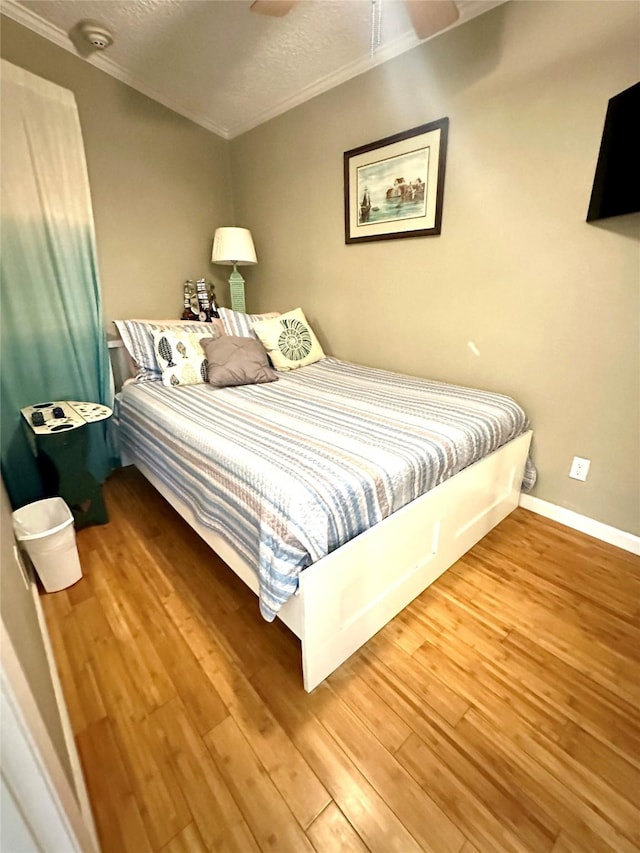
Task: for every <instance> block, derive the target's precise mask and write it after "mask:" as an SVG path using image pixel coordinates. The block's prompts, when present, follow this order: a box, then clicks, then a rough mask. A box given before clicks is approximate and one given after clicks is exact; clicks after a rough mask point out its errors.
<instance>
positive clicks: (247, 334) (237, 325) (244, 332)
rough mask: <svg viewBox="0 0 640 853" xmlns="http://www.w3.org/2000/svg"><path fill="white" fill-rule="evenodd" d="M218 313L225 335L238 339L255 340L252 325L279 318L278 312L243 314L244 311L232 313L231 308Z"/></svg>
mask: <svg viewBox="0 0 640 853" xmlns="http://www.w3.org/2000/svg"><path fill="white" fill-rule="evenodd" d="M218 313H219V314H220V319H221V320H222V326H223V328H224V330H225V333H226V334H227V335H233V336H234V337H236V338H255V337H256V333H255V332H254V331H253V329H252V328H251V324H252V323H255V322H257V321H258V320H266V319H267V318H268V317H277V316H278V312H277V311H271V312H270V313H268V314H243V313H242V311H232V310H231V309H230V308H218Z"/></svg>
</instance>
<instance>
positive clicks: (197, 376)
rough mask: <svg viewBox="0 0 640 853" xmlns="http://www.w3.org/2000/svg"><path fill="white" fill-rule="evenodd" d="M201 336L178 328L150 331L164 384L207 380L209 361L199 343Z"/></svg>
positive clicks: (186, 383)
mask: <svg viewBox="0 0 640 853" xmlns="http://www.w3.org/2000/svg"><path fill="white" fill-rule="evenodd" d="M201 339H202V340H206V339H205V338H202V335H201V334H199V333H197V332H183V331H182V330H179V329H175V328H174V329H164V330H160V331H156V332H154V333H153V349H154V352H155V356H156V359H157V360H158V364H159V365H160V367H161V368H162V384H163V385H199V384H202V383H203V382H207V380H208V378H209V377H208V362H207V357H206V356H205V354H204V350H203V349H202V347H201V346H200V340H201Z"/></svg>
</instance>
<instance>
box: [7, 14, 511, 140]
mask: <svg viewBox="0 0 640 853" xmlns="http://www.w3.org/2000/svg"><path fill="white" fill-rule="evenodd" d="M503 2H505V0H458V6H459V7H460V8H461V9H464V13H465V14H464V17H463V18H462V19H461V20H459V21H457V22H456V23H455V24H452V25H451V26H450V27H447V28H446V29H444V30H441V31H440V32H438V33H436V34H435V35H434V36H431V38H436V37H437V36H439V35H441V34H442V33H444V32H447V30H450V29H453V28H454V27H456V26H459V25H460V24H462V23H464V22H466V21H467V20H470V19H471V18H473V17H476V16H477V15H479V14H481V13H482V12H485V11H487V10H488V9H491V8H493V7H494V6H499V5H501V4H502V3H503ZM0 11H1V12H2V13H3V14H5V15H7V16H8V17H9V18H12V19H13V20H14V21H16V22H17V23H19V24H22V25H23V26H25V27H27V28H28V29H30V30H32V31H33V32H35V33H37V34H38V35H40V36H42V37H43V38H46V39H47V40H48V41H51V42H53V43H54V44H57V45H58V46H59V47H62V48H63V49H64V50H67V51H69V52H70V53H72V54H73V55H74V56H75V57H76V58H77V59H79V60H80V61H84V62H88V63H89V64H90V65H93V66H94V67H95V68H98V69H100V70H101V71H104V72H105V73H106V74H109V75H111V76H112V77H115V79H116V80H119V81H120V82H121V83H125V84H126V85H127V86H131V88H132V89H135V90H136V91H138V92H140V93H141V94H143V95H146V96H147V97H148V98H151V99H152V100H153V101H156V102H157V103H159V104H162V105H163V106H165V107H167V109H170V110H172V111H173V112H175V113H178V115H181V116H183V117H184V118H187V119H190V120H191V121H193V122H195V123H196V124H198V125H200V126H201V127H204V128H205V130H209V131H211V133H215V134H216V135H217V136H220V137H222V138H223V139H226V140H230V139H234V138H235V137H236V136H240V135H241V134H242V133H246V132H247V131H249V130H253V129H254V128H255V127H258V126H259V125H261V124H264V122H266V121H269V120H270V119H273V118H276V117H277V116H279V115H282V113H285V112H287V111H288V110H290V109H293V108H294V107H297V106H300V105H301V104H303V103H305V102H306V101H309V100H311V99H312V98H315V97H316V96H317V95H322V94H323V93H324V92H328V91H329V90H330V89H333V88H335V87H336V86H339V85H341V84H342V83H346V82H347V81H348V80H351V79H353V78H354V77H357V76H359V75H360V74H364V73H365V72H366V71H370V70H371V69H372V68H375V67H376V66H378V65H382V64H383V63H384V62H388V61H389V60H390V59H394V58H395V57H397V56H400V54H402V53H406V51H408V50H411V49H412V48H414V47H417V45H419V44H424V42H425V41H428V40H429V39H424V40H420V39H418V37H417V36H416V35H415V33H413V32H408V33H405V34H404V35H402V36H399V37H398V38H396V39H394V40H393V41H391V42H388V43H387V44H384V45H381V46H380V47H379V48H378V49H377V50H376V51H375V52H374V54H373V56H365V57H362V58H360V59H357V60H355V61H354V62H351V63H349V64H347V65H344V66H343V67H342V68H339V69H338V70H337V71H334V72H332V73H331V74H327V76H326V77H323V78H322V79H320V80H316V81H315V82H314V83H312V84H310V85H309V86H305V87H304V88H303V89H300V90H299V91H297V92H296V93H295V94H293V95H291V96H289V97H288V98H284V99H283V100H282V101H279V102H278V103H277V104H276V105H275V106H273V107H270V108H269V109H266V110H263V111H261V112H257V113H255V114H254V115H253V116H252V117H251V118H249V119H247V121H243V122H239V123H237V124H235V125H232V126H224V125H221V124H217V123H216V122H214V121H212V119H211V118H210V117H209V116H207V115H205V114H203V113H201V112H197V111H194V110H193V109H190V108H189V107H186V106H184V105H183V104H182V103H179V102H178V101H175V100H173V99H171V98H168V97H166V96H165V95H163V94H161V93H160V92H157V91H156V90H155V89H153V88H152V87H150V86H149V85H147V84H146V83H145V82H144V81H143V80H141V79H139V78H138V77H136V76H135V75H133V74H130V73H129V72H128V71H127V70H126V69H125V68H123V67H122V66H121V65H119V64H118V63H117V62H114V61H113V60H111V59H109V57H108V56H106V55H104V54H102V53H93V54H91V55H90V56H89V57H88V58H87V59H83V58H82V57H81V56H79V55H78V53H77V51H76V49H75V47H74V45H73V43H72V41H71V39H70V38H69V36H68V35H67V34H66V33H65V32H64V31H63V30H61V29H60V28H59V27H55V26H54V25H53V24H50V23H49V22H48V21H45V20H44V19H43V18H40V17H39V16H38V15H36V14H35V13H33V12H32V11H31V10H30V9H27V8H26V7H24V6H21V5H19V4H18V3H17V2H16V0H0Z"/></svg>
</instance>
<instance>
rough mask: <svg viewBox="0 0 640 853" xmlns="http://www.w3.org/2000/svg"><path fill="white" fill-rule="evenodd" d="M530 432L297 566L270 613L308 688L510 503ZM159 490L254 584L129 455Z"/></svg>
mask: <svg viewBox="0 0 640 853" xmlns="http://www.w3.org/2000/svg"><path fill="white" fill-rule="evenodd" d="M530 442H531V432H530V431H529V432H527V433H524V434H523V435H521V436H519V437H518V438H515V439H513V440H512V441H510V442H509V443H508V444H505V445H504V446H503V447H501V448H500V449H499V450H496V451H495V452H494V453H492V454H491V455H490V456H487V457H485V458H484V459H481V460H480V461H479V462H476V463H475V464H473V465H471V466H470V467H469V468H465V470H464V471H461V472H460V473H459V474H456V475H455V477H452V478H451V479H450V480H447V481H446V482H444V483H442V484H441V485H440V486H437V487H436V488H435V489H432V490H431V491H430V492H427V493H426V494H425V495H422V496H421V497H419V498H417V500H415V501H412V503H410V504H408V505H407V506H405V507H403V509H401V510H398V512H395V513H393V515H390V516H389V517H388V518H386V519H385V520H384V521H381V522H380V523H379V524H376V525H375V526H374V527H372V528H371V529H369V530H367V531H365V532H364V533H361V534H360V535H359V536H357V537H356V538H355V539H352V540H351V541H350V542H347V543H346V544H345V545H343V546H342V547H341V548H339V549H338V550H336V551H333V552H332V553H331V554H329V555H328V556H326V557H324V558H323V559H321V560H319V561H318V562H317V563H314V564H313V565H311V566H309V568H307V569H305V570H304V571H303V572H301V574H300V583H299V588H298V591H297V592H296V594H295V595H294V596H293V597H292V598H290V599H289V601H287V603H286V604H285V605H284V606H283V607H282V609H281V610H280V613H279V614H278V616H279V618H280V619H281V620H282V621H283V622H284V624H285V625H287V626H288V627H289V628H290V629H291V630H292V631H293V633H294V634H295V635H296V636H297V637H298V638H299V639H300V642H301V644H302V671H303V677H304V689H305V690H307V691H308V692H310V691H311V690H313V688H314V687H317V685H318V684H320V682H321V681H323V680H324V679H325V678H326V677H327V676H328V675H330V674H331V673H332V672H333V671H334V670H335V669H337V668H338V667H339V666H340V664H342V663H344V661H345V660H346V659H347V658H348V657H350V656H351V655H352V654H353V653H354V652H355V651H356V650H357V649H359V648H360V647H361V646H363V645H364V644H365V643H366V642H367V640H369V639H370V638H371V637H372V636H373V635H374V634H375V633H377V632H378V631H379V630H380V629H381V628H382V627H383V626H384V625H386V624H387V622H389V620H391V619H393V617H394V616H395V615H396V614H398V613H399V612H400V611H401V610H402V609H403V608H404V607H406V606H407V604H409V602H410V601H413V599H414V598H415V597H416V596H418V595H419V594H420V593H421V592H422V591H423V590H425V589H426V588H427V587H428V586H429V585H430V584H432V583H433V581H434V580H436V578H438V577H439V576H440V575H441V574H442V573H443V572H444V571H446V569H448V568H449V566H451V565H452V564H453V563H455V561H456V560H458V559H459V558H460V557H461V556H462V555H463V554H464V553H465V552H466V551H468V550H469V549H470V548H471V547H472V546H473V545H475V543H476V542H478V541H479V540H480V539H481V538H482V537H483V536H485V535H486V534H487V533H488V532H489V531H490V530H491V529H492V528H493V527H495V526H496V525H497V524H499V523H500V522H501V521H502V520H503V518H505V517H506V516H507V515H508V514H509V513H510V512H511V511H512V510H513V509H515V507H516V506H517V505H518V501H519V497H520V485H521V482H522V475H523V472H524V467H525V462H526V459H527V454H528V452H529V444H530ZM131 462H132V463H133V464H135V465H136V467H137V468H138V469H139V470H140V471H141V473H142V474H143V475H144V476H145V477H146V478H147V480H149V482H150V483H151V484H152V485H153V486H155V488H156V489H157V490H158V491H159V492H160V494H161V495H162V496H163V497H164V498H165V499H166V500H167V501H168V502H169V503H170V504H171V506H172V507H173V508H174V509H175V510H176V511H177V512H178V513H179V514H180V515H181V516H182V518H184V519H185V521H187V523H188V524H190V525H191V527H193V529H194V530H195V531H196V532H197V533H198V534H199V535H200V536H201V537H202V538H203V539H204V541H205V542H206V543H207V544H208V545H210V546H211V548H212V549H213V550H214V551H215V552H216V554H218V556H220V557H221V558H222V559H223V560H224V562H225V563H227V564H228V565H229V566H230V567H231V568H232V569H233V571H234V572H235V573H236V574H237V575H238V576H239V577H240V578H242V580H243V581H244V582H245V583H246V584H247V585H248V586H249V587H250V588H251V589H252V590H253V591H254V592H255V593H256V594H257V593H258V577H257V574H256V572H255V571H254V569H252V568H251V566H250V565H249V564H248V563H247V562H246V561H245V560H243V559H242V558H241V557H240V556H239V555H238V554H237V553H236V552H235V551H234V549H233V548H231V546H230V545H228V544H227V542H226V541H225V540H224V539H223V538H222V537H221V536H219V535H218V534H216V533H214V532H213V531H212V530H209V529H208V528H206V527H203V526H202V525H201V524H199V523H198V522H197V521H196V519H195V518H194V516H193V513H192V512H191V510H190V509H189V507H188V506H187V505H186V504H185V503H183V502H182V501H181V500H180V499H178V498H177V497H176V496H175V495H174V494H173V493H172V492H171V491H170V489H168V488H167V487H166V486H165V485H164V484H163V483H162V482H161V481H160V480H158V479H157V477H155V475H154V474H153V473H152V472H151V471H150V470H149V469H148V468H147V467H146V466H145V465H143V464H141V463H140V462H139V460H137V459H135V458H130V459H129V458H128V459H127V461H126V462H125V460H124V459H123V464H129V463H131Z"/></svg>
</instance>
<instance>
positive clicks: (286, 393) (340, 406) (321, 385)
mask: <svg viewBox="0 0 640 853" xmlns="http://www.w3.org/2000/svg"><path fill="white" fill-rule="evenodd" d="M117 415H118V423H119V437H120V442H121V447H122V450H123V452H124V453H126V454H127V455H128V456H129V457H130V458H131V459H132V460H133V461H134V462H136V461H140V463H142V464H144V465H145V466H146V467H147V468H149V469H150V470H151V471H152V472H153V473H154V474H155V476H156V477H157V478H159V479H160V480H161V481H162V482H163V483H164V484H165V485H166V486H167V487H168V488H169V489H170V490H171V491H173V492H174V493H175V494H176V495H177V496H178V497H179V498H180V499H181V500H182V501H184V502H186V503H187V505H188V506H189V507H190V508H191V510H192V512H193V513H194V515H195V517H196V519H197V520H198V521H199V522H200V523H201V524H202V525H204V526H205V527H208V528H210V529H212V530H213V531H215V532H216V533H218V534H219V535H221V536H222V537H223V538H224V539H225V540H226V541H227V542H228V543H229V544H230V545H231V546H232V547H233V548H234V549H235V550H236V551H237V552H238V553H239V554H240V555H241V556H242V557H243V558H244V560H245V561H246V562H248V563H249V565H251V566H254V567H255V568H256V571H257V573H258V577H259V588H260V610H261V613H262V615H263V617H264V618H265V619H266V620H268V621H271V620H272V619H274V618H275V616H276V615H277V612H278V610H279V608H280V607H281V606H282V604H283V603H284V602H285V601H287V599H288V598H289V597H290V596H291V595H292V594H293V593H294V592H295V590H296V588H297V585H298V577H299V574H300V572H301V571H302V570H303V569H304V568H306V567H307V566H309V565H311V564H312V563H314V562H316V561H317V560H319V559H321V558H322V557H324V556H326V555H327V554H328V553H330V552H331V551H333V550H335V549H336V548H339V547H340V546H341V545H343V544H344V543H345V542H348V541H349V540H351V539H353V538H354V537H355V536H357V535H358V534H360V533H362V532H363V531H364V530H367V529H369V528H370V527H372V526H373V525H374V524H377V523H378V522H379V521H381V520H382V519H383V518H386V517H387V516H389V515H391V513H393V512H395V511H396V510H398V509H400V508H401V507H403V506H405V505H406V504H408V503H409V502H410V501H412V500H414V499H415V498H417V497H419V496H420V495H422V494H424V493H425V492H427V491H428V490H429V489H432V488H434V487H435V486H437V485H439V484H440V483H442V482H443V481H444V480H446V479H448V478H449V477H452V476H454V475H455V474H456V473H458V472H459V471H461V470H462V469H463V468H466V467H468V466H469V465H471V464H473V463H474V462H476V461H477V460H479V459H481V458H482V457H484V456H486V455H488V454H489V453H491V452H492V451H494V450H496V449H497V448H498V447H500V446H502V445H503V444H505V443H507V442H508V441H510V440H511V439H513V438H515V437H517V436H518V435H520V434H522V433H523V432H525V431H526V430H527V429H528V420H527V417H526V415H525V413H524V411H523V410H522V408H521V407H520V406H519V405H518V404H517V403H516V402H515V401H514V400H512V399H511V398H510V397H506V396H504V395H501V394H495V393H491V392H486V391H480V390H477V389H471V388H463V387H459V386H453V385H446V384H443V383H439V382H432V381H427V380H424V379H419V378H415V377H410V376H404V375H401V374H396V373H391V372H389V371H383V370H378V369H374V368H368V367H364V366H361V365H355V364H351V363H348V362H343V361H339V360H338V359H334V358H325V359H323V360H321V361H319V362H317V363H316V364H313V365H309V366H308V367H304V368H300V369H298V370H295V371H291V372H289V373H281V374H280V378H279V379H278V381H276V382H271V383H268V384H263V385H247V386H242V387H238V388H224V389H217V388H213V387H211V386H209V385H192V386H184V387H175V388H174V387H166V386H164V385H162V383H161V382H159V381H155V382H144V383H130V384H128V385H127V386H125V388H124V389H123V391H122V393H121V395H119V401H118V409H117ZM534 480H535V469H534V468H533V465H532V464H531V463H530V462H529V463H528V465H527V471H526V472H525V481H524V483H523V488H524V489H525V490H526V489H528V488H530V487H531V485H532V484H533V481H534Z"/></svg>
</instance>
